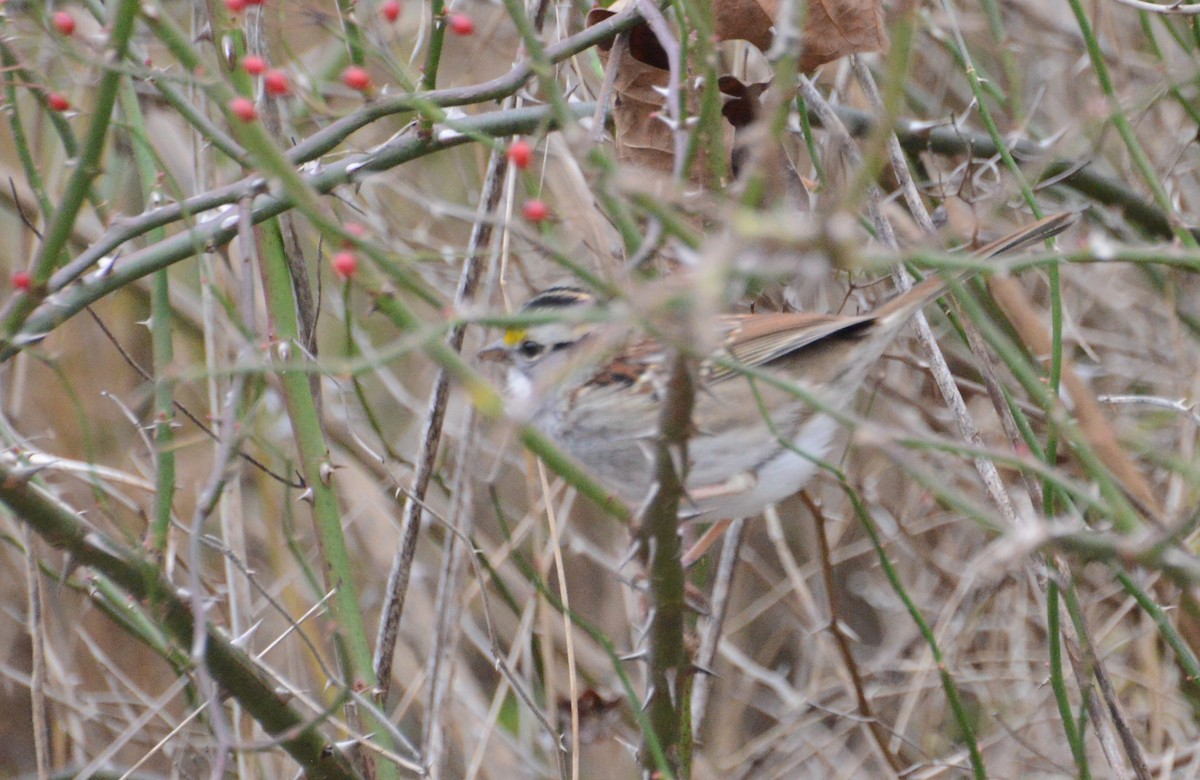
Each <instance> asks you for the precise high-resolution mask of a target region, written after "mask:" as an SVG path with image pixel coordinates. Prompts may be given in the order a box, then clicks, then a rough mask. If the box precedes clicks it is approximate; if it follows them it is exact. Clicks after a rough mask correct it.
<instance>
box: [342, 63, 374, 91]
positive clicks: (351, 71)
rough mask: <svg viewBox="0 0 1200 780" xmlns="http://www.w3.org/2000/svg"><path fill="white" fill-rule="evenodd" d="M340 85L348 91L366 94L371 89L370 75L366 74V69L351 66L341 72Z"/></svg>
mask: <svg viewBox="0 0 1200 780" xmlns="http://www.w3.org/2000/svg"><path fill="white" fill-rule="evenodd" d="M342 83H343V84H345V85H346V86H347V87H350V89H357V90H358V91H359V92H366V91H367V90H368V89H370V88H371V74H370V73H367V70H366V68H360V67H359V66H357V65H351V66H350V67H348V68H346V69H345V70H344V71H342Z"/></svg>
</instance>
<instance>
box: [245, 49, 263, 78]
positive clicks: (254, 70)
mask: <svg viewBox="0 0 1200 780" xmlns="http://www.w3.org/2000/svg"><path fill="white" fill-rule="evenodd" d="M266 69H267V61H266V60H264V59H263V58H262V57H258V56H256V55H254V54H247V55H246V56H245V57H242V70H244V71H246V72H247V73H249V74H250V75H251V76H257V75H259V74H260V73H262V72H263V71H265V70H266Z"/></svg>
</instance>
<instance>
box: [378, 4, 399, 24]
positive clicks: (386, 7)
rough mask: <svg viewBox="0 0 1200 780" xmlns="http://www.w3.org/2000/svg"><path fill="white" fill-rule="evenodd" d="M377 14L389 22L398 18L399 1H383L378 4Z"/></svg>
mask: <svg viewBox="0 0 1200 780" xmlns="http://www.w3.org/2000/svg"><path fill="white" fill-rule="evenodd" d="M379 13H380V15H381V16H383V18H384V19H386V20H388V21H389V22H394V21H396V20H397V19H399V18H400V0H383V2H382V3H380V4H379Z"/></svg>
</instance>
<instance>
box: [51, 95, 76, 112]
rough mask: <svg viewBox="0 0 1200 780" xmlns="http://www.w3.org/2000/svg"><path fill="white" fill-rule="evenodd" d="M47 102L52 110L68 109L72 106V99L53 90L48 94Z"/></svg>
mask: <svg viewBox="0 0 1200 780" xmlns="http://www.w3.org/2000/svg"><path fill="white" fill-rule="evenodd" d="M46 103H47V104H48V105H49V106H50V110H51V111H66V110H67V109H68V108H70V107H71V101H69V100H67V98H66V96H65V95H60V94H58V93H57V92H51V93H50V94H49V95H46Z"/></svg>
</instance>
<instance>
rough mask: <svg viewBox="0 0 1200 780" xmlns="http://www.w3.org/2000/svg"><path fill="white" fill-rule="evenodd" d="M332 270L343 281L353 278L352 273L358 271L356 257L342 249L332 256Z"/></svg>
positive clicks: (347, 250)
mask: <svg viewBox="0 0 1200 780" xmlns="http://www.w3.org/2000/svg"><path fill="white" fill-rule="evenodd" d="M331 262H332V263H333V270H334V271H336V272H337V275H338V276H340V277H342V278H343V279H349V278H350V277H352V276H354V272H355V271H357V270H358V255H356V254H354V253H353V252H351V251H350V250H349V249H343V250H342V251H340V252H338V253H337V254H336V255H334V256H333V260H332V261H331Z"/></svg>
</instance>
